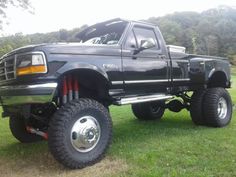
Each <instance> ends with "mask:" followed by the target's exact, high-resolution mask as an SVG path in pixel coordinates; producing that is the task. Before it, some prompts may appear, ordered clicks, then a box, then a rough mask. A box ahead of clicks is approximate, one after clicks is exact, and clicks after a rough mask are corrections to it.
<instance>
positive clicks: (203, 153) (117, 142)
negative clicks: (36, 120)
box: [0, 76, 236, 177]
mask: <svg viewBox="0 0 236 177" xmlns="http://www.w3.org/2000/svg"><path fill="white" fill-rule="evenodd" d="M232 79H233V81H234V82H236V76H233V77H232ZM235 88H236V83H233V89H231V90H230V93H231V96H232V100H233V102H234V103H235V102H236V89H235ZM111 113H112V118H113V125H114V136H113V144H112V146H111V148H110V149H109V151H108V153H107V155H106V158H105V159H104V160H102V161H101V162H100V163H98V164H96V165H94V166H91V167H88V168H85V169H82V170H68V169H65V168H64V167H62V166H61V165H59V164H58V163H57V162H56V161H54V159H53V158H52V157H51V155H50V153H49V152H48V148H47V143H46V142H41V143H35V144H29V145H24V144H20V143H18V142H17V141H16V140H15V139H14V138H13V137H12V136H11V133H10V131H9V128H8V119H1V120H0V132H1V133H0V172H1V174H0V176H14V177H15V176H43V177H44V176H73V177H74V176H83V177H84V176H144V177H147V176H155V177H156V176H178V177H180V176H181V177H183V176H186V177H189V176H194V177H197V176H199V177H202V176H209V177H211V176H212V177H216V176H218V177H224V176H228V177H232V176H236V120H235V118H236V116H235V108H234V114H233V119H232V122H231V123H230V125H229V126H227V127H225V128H209V127H203V126H195V125H194V124H193V123H192V122H191V119H190V116H189V113H188V112H187V111H185V110H183V111H181V112H180V113H173V112H170V111H166V112H165V115H164V117H163V119H162V120H161V121H149V122H144V121H138V120H136V119H135V118H134V116H133V114H132V112H131V110H130V106H123V107H112V108H111Z"/></svg>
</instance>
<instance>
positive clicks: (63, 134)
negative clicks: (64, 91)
mask: <svg viewBox="0 0 236 177" xmlns="http://www.w3.org/2000/svg"><path fill="white" fill-rule="evenodd" d="M111 140H112V121H111V118H110V115H109V113H108V111H107V109H106V108H105V107H104V106H103V105H102V104H100V103H98V102H97V101H95V100H91V99H79V100H74V101H71V102H70V103H68V104H66V105H65V106H63V107H62V108H60V109H59V110H58V111H57V112H56V113H55V114H54V115H53V117H52V119H51V121H50V123H49V131H48V145H49V149H50V151H51V153H52V155H53V156H54V157H55V159H56V160H57V161H58V162H60V163H61V164H63V165H64V166H66V167H68V168H71V169H77V168H83V167H86V166H88V165H92V164H94V163H96V162H98V161H100V160H101V159H102V158H103V156H104V154H105V152H106V150H107V149H108V147H109V145H110V144H111Z"/></svg>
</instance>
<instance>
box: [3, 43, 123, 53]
mask: <svg viewBox="0 0 236 177" xmlns="http://www.w3.org/2000/svg"><path fill="white" fill-rule="evenodd" d="M32 51H43V52H45V53H46V54H47V55H50V54H71V55H120V53H121V48H120V46H118V45H94V44H92V45H87V44H81V43H55V44H39V45H30V46H25V47H22V48H18V49H15V50H13V51H11V52H10V53H8V54H6V55H5V56H8V55H14V54H18V53H25V52H32Z"/></svg>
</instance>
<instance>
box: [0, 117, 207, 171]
mask: <svg viewBox="0 0 236 177" xmlns="http://www.w3.org/2000/svg"><path fill="white" fill-rule="evenodd" d="M176 115H177V114H167V115H165V116H164V118H163V119H162V120H160V121H139V120H137V119H135V118H134V116H133V115H131V114H130V113H128V114H126V113H121V114H118V115H117V117H116V116H114V126H113V128H114V136H113V138H114V139H113V140H114V141H113V145H112V149H113V148H114V149H117V148H119V147H121V146H122V145H124V144H127V147H129V144H130V143H132V144H135V143H140V142H142V143H145V142H147V143H148V142H149V141H150V139H153V138H154V139H163V138H165V141H168V139H170V138H173V137H180V136H187V135H188V136H189V134H191V133H193V132H196V131H204V130H205V129H206V128H205V127H197V126H195V125H193V123H192V121H191V120H190V119H187V118H186V117H187V115H183V117H181V114H180V115H178V116H176ZM0 155H1V156H2V157H4V159H6V161H7V160H8V159H9V160H16V161H17V162H21V164H20V165H19V166H15V164H14V163H13V164H12V165H10V166H11V167H10V168H12V170H19V168H42V169H48V168H50V169H51V170H52V171H51V172H53V171H54V172H55V173H56V172H58V170H59V171H60V170H66V169H65V168H64V167H62V166H61V165H59V164H58V163H57V162H56V161H55V160H54V159H53V157H52V156H51V154H50V153H49V151H48V147H47V142H38V143H31V144H21V143H17V142H14V143H11V144H7V145H5V146H2V147H1V152H0ZM109 156H110V157H116V150H114V151H113V150H111V152H109ZM14 168H15V169H14Z"/></svg>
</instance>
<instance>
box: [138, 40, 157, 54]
mask: <svg viewBox="0 0 236 177" xmlns="http://www.w3.org/2000/svg"><path fill="white" fill-rule="evenodd" d="M153 47H155V41H154V40H153V39H151V38H150V39H145V40H141V44H140V47H139V48H138V49H137V50H136V51H135V52H134V55H136V54H138V53H139V52H141V51H143V50H146V49H150V48H153Z"/></svg>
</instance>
